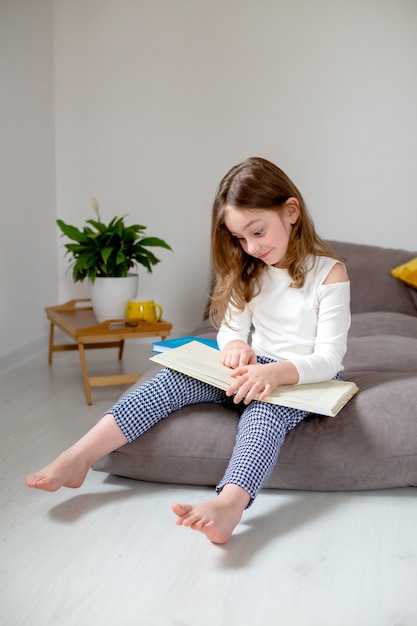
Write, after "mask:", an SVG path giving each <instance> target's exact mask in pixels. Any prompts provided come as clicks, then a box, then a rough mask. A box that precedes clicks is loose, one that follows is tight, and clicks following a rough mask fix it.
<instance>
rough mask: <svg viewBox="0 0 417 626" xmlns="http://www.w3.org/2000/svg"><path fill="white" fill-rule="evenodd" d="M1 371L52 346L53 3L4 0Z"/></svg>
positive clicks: (0, 24) (0, 14)
mask: <svg viewBox="0 0 417 626" xmlns="http://www.w3.org/2000/svg"><path fill="white" fill-rule="evenodd" d="M0 89H1V96H0V215H1V225H0V268H1V270H0V369H5V368H8V367H10V366H13V365H16V364H17V363H18V362H19V361H20V360H21V359H24V358H27V355H28V354H31V353H33V352H35V351H37V350H39V349H40V348H41V347H42V348H45V347H46V337H47V332H48V326H47V323H46V319H45V314H44V307H45V306H46V305H47V304H49V303H52V302H55V301H57V298H58V274H57V238H56V232H55V230H56V229H55V228H54V219H55V212H56V201H55V164H54V125H53V124H54V122H53V11H52V0H37V1H36V2H32V1H31V0H1V1H0Z"/></svg>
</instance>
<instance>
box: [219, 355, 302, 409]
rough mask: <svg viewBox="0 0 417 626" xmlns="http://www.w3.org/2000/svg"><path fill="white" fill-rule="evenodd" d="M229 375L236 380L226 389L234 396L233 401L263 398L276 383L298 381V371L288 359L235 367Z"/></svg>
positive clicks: (229, 394)
mask: <svg viewBox="0 0 417 626" xmlns="http://www.w3.org/2000/svg"><path fill="white" fill-rule="evenodd" d="M231 376H232V377H233V378H236V381H235V382H234V383H233V384H232V385H230V387H229V388H228V390H227V391H226V395H227V396H234V398H233V402H235V403H236V404H239V402H242V401H243V402H244V404H249V403H250V402H252V400H254V399H255V398H257V399H258V400H265V398H267V397H268V396H269V395H270V394H271V393H272V392H273V391H274V389H276V388H277V387H278V385H292V384H296V383H297V382H298V371H297V369H296V368H295V366H294V365H293V364H292V363H290V362H289V361H281V362H274V363H256V364H252V365H243V366H241V367H237V368H236V369H235V370H234V371H233V372H232V373H231Z"/></svg>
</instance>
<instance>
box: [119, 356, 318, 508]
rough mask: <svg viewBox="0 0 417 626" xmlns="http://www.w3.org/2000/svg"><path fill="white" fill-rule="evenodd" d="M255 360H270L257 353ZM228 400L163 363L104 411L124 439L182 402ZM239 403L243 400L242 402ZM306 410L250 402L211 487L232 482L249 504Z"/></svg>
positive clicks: (164, 415) (160, 417) (212, 388)
mask: <svg viewBox="0 0 417 626" xmlns="http://www.w3.org/2000/svg"><path fill="white" fill-rule="evenodd" d="M258 361H259V362H264V363H265V362H270V361H271V359H267V358H263V357H259V358H258ZM226 401H228V398H227V397H226V395H225V393H224V392H223V391H221V390H220V389H217V388H215V387H212V386H211V385H207V384H206V383H202V382H200V381H198V380H195V379H194V378H190V377H189V376H185V375H183V374H180V373H179V372H175V371H173V370H170V369H168V368H165V369H162V370H160V371H159V372H158V374H157V375H156V376H155V377H154V378H152V379H150V380H147V381H146V382H144V383H143V384H142V385H140V386H138V387H136V388H135V389H133V390H132V391H130V392H129V393H127V394H126V395H125V396H123V397H122V398H121V399H120V400H119V401H118V402H117V403H116V404H114V405H113V406H112V407H111V408H110V409H109V410H108V411H107V413H111V414H113V416H114V419H115V420H116V423H117V424H118V426H119V428H120V429H121V430H122V432H123V433H124V435H125V436H126V438H127V440H128V441H129V442H132V441H134V440H135V439H137V438H138V437H140V435H142V434H143V433H145V432H146V431H147V430H149V429H150V428H151V427H152V426H154V425H155V424H157V423H158V422H159V421H160V420H162V419H164V418H166V417H168V416H169V415H170V414H171V413H173V412H174V411H178V410H179V409H181V408H182V407H183V406H186V405H191V404H198V403H204V402H214V403H218V404H220V403H223V402H226ZM242 406H244V405H242ZM307 415H308V413H307V411H300V410H297V409H289V408H286V407H281V406H276V405H273V404H269V403H266V402H259V401H256V400H255V401H252V402H251V403H250V404H249V405H248V406H245V408H244V409H243V411H242V414H241V415H240V418H239V426H238V433H237V437H236V442H235V446H234V449H233V453H232V456H231V459H230V461H229V465H228V467H227V470H226V473H225V475H224V476H223V478H222V480H221V481H220V483H219V484H218V485H217V488H216V491H217V493H220V491H221V490H222V489H223V487H224V486H225V485H227V484H229V483H233V484H236V485H239V486H240V487H242V488H243V489H244V490H245V491H247V492H248V493H249V495H250V502H249V505H248V506H250V505H251V504H252V502H253V500H254V499H255V497H256V495H257V494H258V492H259V491H260V489H261V488H262V486H263V485H264V483H265V481H266V480H267V479H268V477H269V475H270V474H271V472H272V470H273V469H274V467H275V464H276V462H277V459H278V454H279V451H280V448H281V446H282V443H283V441H284V439H285V436H286V434H287V433H288V432H289V431H290V430H291V429H293V428H294V427H295V426H297V424H298V423H299V422H301V420H302V419H304V418H305V417H306V416H307Z"/></svg>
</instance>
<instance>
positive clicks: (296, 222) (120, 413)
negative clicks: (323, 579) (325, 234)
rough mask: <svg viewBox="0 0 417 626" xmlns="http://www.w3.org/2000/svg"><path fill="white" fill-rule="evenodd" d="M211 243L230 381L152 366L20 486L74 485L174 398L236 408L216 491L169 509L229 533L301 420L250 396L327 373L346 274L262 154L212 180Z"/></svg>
mask: <svg viewBox="0 0 417 626" xmlns="http://www.w3.org/2000/svg"><path fill="white" fill-rule="evenodd" d="M211 241H212V261H213V267H214V271H215V274H216V285H215V287H214V291H213V295H212V300H211V307H210V317H211V319H212V321H213V323H214V324H215V325H216V327H217V328H218V336H217V338H218V343H219V347H220V350H221V353H220V357H219V358H220V360H221V362H222V363H223V364H224V365H226V366H228V367H230V368H231V369H232V370H233V372H232V377H233V378H234V382H233V384H232V385H231V386H230V387H229V389H228V390H227V392H226V393H224V392H222V391H220V390H219V389H216V388H214V387H211V386H210V385H207V384H205V383H202V382H200V381H197V380H195V379H193V378H190V377H188V376H184V375H183V374H180V373H177V372H174V371H172V370H170V369H167V368H165V369H162V370H161V371H160V372H159V373H158V374H157V375H156V376H155V377H154V378H153V379H152V380H148V381H146V382H145V383H144V384H142V385H140V386H139V387H137V388H136V389H134V390H132V391H130V392H129V393H128V394H127V395H125V396H124V397H122V398H121V399H120V400H119V401H118V402H117V403H116V404H115V405H114V406H112V407H111V408H110V409H109V411H108V412H107V413H106V414H105V415H104V417H102V419H101V420H100V421H99V422H98V423H97V424H96V425H95V426H94V427H93V428H92V429H91V430H90V431H89V432H88V433H87V434H86V435H85V436H84V437H82V438H81V439H80V440H79V441H78V442H77V443H75V445H73V446H72V447H70V448H69V449H68V450H66V451H65V452H64V453H63V454H61V455H60V456H59V457H58V458H57V459H56V460H55V461H53V462H52V463H51V464H50V465H48V466H47V467H45V468H44V469H43V470H41V471H39V472H37V473H35V474H31V475H29V476H28V477H27V478H26V483H27V485H28V486H29V487H35V488H37V489H44V490H46V491H55V490H56V489H59V488H60V487H62V486H65V487H79V486H80V485H81V484H82V483H83V481H84V479H85V477H86V474H87V472H88V470H89V469H90V468H91V466H92V465H93V464H94V463H95V462H96V461H98V459H100V458H101V457H103V456H104V455H106V454H108V453H110V452H112V451H113V450H115V449H117V448H119V447H120V446H123V445H125V444H126V443H128V442H131V441H133V440H134V439H136V438H137V437H139V436H140V435H141V434H143V433H144V432H146V431H147V430H148V429H149V428H151V427H152V426H153V425H154V424H156V423H157V422H158V421H160V420H161V419H163V418H166V417H168V416H169V415H170V414H171V413H172V412H174V411H177V410H178V409H180V408H181V407H183V406H185V405H188V404H196V403H199V402H216V403H221V402H225V401H229V402H230V401H233V402H235V403H236V404H238V403H242V409H243V412H242V414H241V417H240V419H239V427H238V434H237V438H236V444H235V447H234V450H233V453H232V457H231V459H230V462H229V465H228V467H227V470H226V473H225V475H224V477H223V478H222V480H221V481H220V483H219V485H218V486H217V489H216V491H217V495H216V497H215V498H214V499H213V500H210V501H208V502H203V503H200V504H196V505H190V504H174V505H173V507H172V509H173V511H174V513H175V515H176V523H177V524H178V525H180V526H181V525H182V526H187V527H189V528H192V529H194V530H199V531H201V532H202V533H204V534H205V535H206V536H207V537H208V539H210V540H211V541H212V542H214V543H225V542H227V541H228V540H229V539H230V537H231V535H232V533H233V530H234V529H235V527H236V526H237V525H238V523H239V522H240V519H241V517H242V513H243V511H244V509H246V508H247V507H249V506H250V505H251V504H252V502H253V500H254V499H255V497H256V495H257V493H258V492H259V490H260V489H261V488H262V485H263V484H264V483H265V481H266V479H267V478H268V476H269V475H270V473H271V472H272V470H273V468H274V466H275V464H276V461H277V458H278V453H279V450H280V448H281V446H282V443H283V441H284V438H285V436H286V434H287V433H288V432H289V431H290V430H291V429H292V428H294V427H295V426H296V425H297V424H298V423H299V422H300V421H301V420H302V419H304V418H305V417H306V415H308V413H307V412H306V411H300V410H297V409H289V408H285V407H279V406H275V405H272V404H269V403H266V402H262V400H264V399H265V398H266V397H267V396H268V395H269V394H270V393H271V392H272V390H273V389H275V387H277V385H282V384H284V385H285V384H297V383H312V382H320V381H325V380H329V379H331V378H335V377H338V376H339V372H340V371H341V369H342V359H343V356H344V354H345V351H346V340H347V333H348V329H349V325H350V309H349V279H348V276H347V273H346V269H345V267H344V265H343V264H342V262H341V259H338V258H337V257H336V255H335V254H334V253H333V252H332V250H331V249H330V248H329V247H328V246H327V245H326V244H325V243H324V242H323V241H322V240H321V239H320V238H319V237H318V236H317V234H316V232H315V229H314V226H313V223H312V221H311V218H310V217H309V215H308V212H307V209H306V206H305V204H304V200H303V198H302V196H301V194H300V192H299V191H298V189H297V188H296V187H295V185H294V184H293V183H292V182H291V180H289V178H288V177H287V176H286V175H285V174H284V172H282V171H281V170H280V169H279V168H278V167H276V166H275V165H274V164H272V163H270V162H269V161H266V160H264V159H260V158H251V159H248V160H247V161H245V162H244V163H241V164H240V165H237V166H235V167H234V168H232V170H231V171H230V172H229V173H228V174H227V175H226V176H225V177H224V178H223V180H222V181H221V183H220V186H219V188H218V190H217V194H216V197H215V201H214V205H213V214H212V233H211ZM255 398H256V399H255Z"/></svg>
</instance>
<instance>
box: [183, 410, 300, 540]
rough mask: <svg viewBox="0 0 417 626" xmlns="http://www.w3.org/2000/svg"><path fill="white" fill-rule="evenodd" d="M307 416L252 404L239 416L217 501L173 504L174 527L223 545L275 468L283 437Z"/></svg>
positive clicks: (294, 411) (293, 411) (295, 411)
mask: <svg viewBox="0 0 417 626" xmlns="http://www.w3.org/2000/svg"><path fill="white" fill-rule="evenodd" d="M306 415H308V413H307V412H306V411H297V410H295V409H287V408H285V407H278V406H275V405H272V404H267V403H266V402H256V401H255V402H251V404H250V405H249V406H248V407H247V408H246V409H245V410H244V411H243V413H242V415H241V417H240V420H239V429H238V434H237V438H236V443H235V447H234V449H233V454H232V457H231V459H230V462H229V465H228V467H227V470H226V473H225V475H224V477H223V479H222V481H221V482H220V483H219V485H218V486H217V493H218V496H217V498H215V499H214V500H212V501H210V502H205V503H201V504H197V505H189V504H175V505H174V506H173V511H174V513H175V514H176V515H177V524H178V525H182V526H187V527H189V528H192V529H193V530H199V531H201V532H203V533H204V534H205V535H206V536H207V537H208V539H210V540H211V541H212V542H213V543H226V542H227V541H228V540H229V539H230V537H231V535H232V533H233V531H234V529H235V528H236V526H237V525H238V523H239V522H240V519H241V517H242V514H243V511H244V509H245V508H247V507H248V506H250V505H251V504H252V502H253V500H254V498H255V497H256V495H257V493H258V492H259V490H260V489H261V488H262V486H263V484H264V483H265V481H266V480H267V478H268V477H269V475H270V474H271V472H272V470H273V468H274V467H275V464H276V461H277V458H278V454H279V450H280V448H281V445H282V443H283V441H284V438H285V435H286V434H287V433H288V432H289V431H290V430H291V429H292V428H294V427H295V426H296V425H297V424H298V423H299V422H300V421H301V420H302V419H304V417H306Z"/></svg>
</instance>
